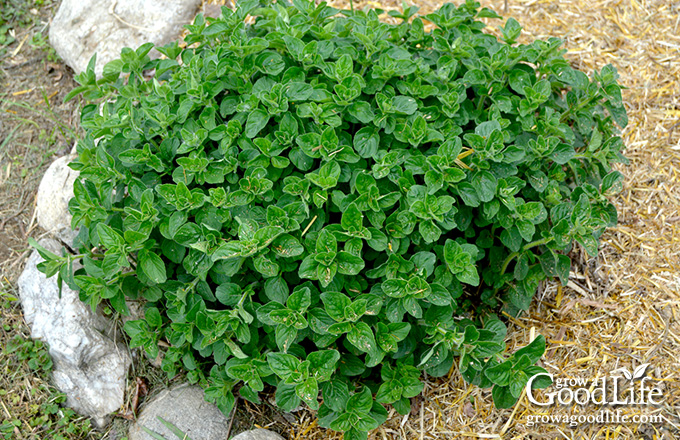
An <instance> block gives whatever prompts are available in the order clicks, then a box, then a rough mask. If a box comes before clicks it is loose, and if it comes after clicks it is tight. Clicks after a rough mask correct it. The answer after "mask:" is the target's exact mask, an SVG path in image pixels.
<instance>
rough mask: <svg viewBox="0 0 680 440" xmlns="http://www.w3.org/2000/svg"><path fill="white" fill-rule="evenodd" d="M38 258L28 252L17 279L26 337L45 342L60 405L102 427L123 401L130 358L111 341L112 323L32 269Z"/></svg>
mask: <svg viewBox="0 0 680 440" xmlns="http://www.w3.org/2000/svg"><path fill="white" fill-rule="evenodd" d="M40 244H41V245H42V246H44V247H45V248H47V249H48V250H50V251H53V252H55V253H57V252H58V251H59V249H60V245H59V243H57V242H56V241H54V240H47V239H44V240H41V241H40ZM41 261H42V258H41V257H40V255H38V253H37V252H35V251H34V252H33V254H32V255H31V256H30V257H29V259H28V262H27V263H26V268H25V269H24V272H23V273H22V274H21V276H20V277H19V281H18V285H19V296H20V297H21V304H22V306H23V309H24V317H25V319H26V322H27V323H28V325H29V327H30V328H31V336H32V337H33V338H35V339H41V340H43V341H45V342H46V343H47V344H48V345H49V353H50V356H51V357H52V360H53V361H54V371H53V380H54V385H55V386H56V387H57V388H58V389H59V390H61V391H62V392H64V393H66V396H67V400H66V405H67V406H69V407H71V408H73V409H74V410H75V411H77V412H78V413H80V414H84V415H87V416H90V417H92V421H93V424H94V425H95V426H98V427H103V426H104V425H105V424H106V423H107V421H108V419H109V414H110V413H112V412H115V411H117V410H118V409H119V408H120V407H121V406H122V405H123V402H124V400H123V397H124V392H125V384H126V376H127V371H128V368H129V367H130V358H129V356H128V354H127V351H126V349H125V346H124V345H122V344H118V343H116V342H114V337H115V328H114V326H113V324H112V323H111V322H110V321H109V320H107V319H106V318H105V317H104V316H102V315H100V314H98V313H93V312H92V309H91V308H90V307H89V306H88V305H86V304H85V303H83V302H81V301H80V299H79V298H78V292H75V291H73V290H71V289H69V288H68V286H66V284H64V285H63V288H62V291H61V298H60V297H59V288H58V286H57V278H56V276H55V277H52V278H45V275H44V274H43V273H42V272H39V271H38V269H37V267H36V266H37V264H38V263H40V262H41Z"/></svg>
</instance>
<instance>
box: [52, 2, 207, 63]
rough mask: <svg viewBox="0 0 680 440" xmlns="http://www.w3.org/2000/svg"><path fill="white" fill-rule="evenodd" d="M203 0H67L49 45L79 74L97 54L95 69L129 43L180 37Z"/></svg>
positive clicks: (54, 23)
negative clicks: (183, 27) (183, 28)
mask: <svg viewBox="0 0 680 440" xmlns="http://www.w3.org/2000/svg"><path fill="white" fill-rule="evenodd" d="M200 4H201V0H164V1H160V0H63V1H62V2H61V5H60V6H59V10H58V11H57V14H56V15H55V16H54V19H53V20H52V25H51V27H50V33H49V37H50V44H51V45H52V47H54V49H55V50H56V51H57V53H58V54H59V56H60V57H62V58H63V59H64V61H66V64H68V65H69V66H71V67H72V68H73V70H75V71H76V73H80V72H82V71H84V70H85V69H86V68H87V63H88V62H89V61H90V58H91V57H92V55H94V53H95V52H96V53H97V66H96V69H95V72H96V73H97V76H101V73H102V69H103V67H104V65H105V64H106V63H108V62H109V61H111V60H114V59H116V58H120V51H121V49H122V48H124V47H130V48H132V49H136V48H137V47H139V46H141V45H142V44H144V43H147V42H151V43H154V44H156V45H164V44H166V43H168V42H170V41H172V40H175V39H177V38H179V35H180V32H181V31H182V26H183V25H185V24H187V23H190V22H191V21H192V20H193V18H194V17H195V15H196V12H197V10H198V8H199V6H200Z"/></svg>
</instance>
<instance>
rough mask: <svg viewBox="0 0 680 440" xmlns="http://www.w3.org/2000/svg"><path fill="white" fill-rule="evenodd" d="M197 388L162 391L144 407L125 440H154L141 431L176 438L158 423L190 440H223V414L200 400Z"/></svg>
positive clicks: (224, 431) (199, 389) (226, 428)
mask: <svg viewBox="0 0 680 440" xmlns="http://www.w3.org/2000/svg"><path fill="white" fill-rule="evenodd" d="M204 396H205V394H204V393H203V390H202V389H201V388H200V387H197V386H191V385H188V384H183V385H180V386H178V387H175V388H173V389H171V390H164V391H162V392H161V393H160V394H159V395H158V396H156V397H155V398H154V399H153V400H152V401H150V402H149V403H147V404H146V405H144V407H143V408H142V411H141V413H140V414H139V417H138V418H137V421H136V422H135V424H134V425H132V426H131V427H130V430H129V432H128V438H129V440H154V439H153V437H151V436H150V435H149V434H148V433H146V432H145V431H144V430H143V429H142V427H145V428H147V429H150V430H151V431H155V432H156V433H158V434H160V435H162V436H164V437H165V438H166V439H168V440H175V439H177V437H176V436H175V435H174V434H172V431H170V430H169V429H168V428H167V427H166V426H165V425H163V423H161V421H160V420H158V416H160V417H162V418H163V420H165V421H167V422H170V423H172V424H173V425H175V426H176V427H177V428H179V429H180V430H181V431H182V432H183V433H185V434H186V435H187V436H188V437H189V438H191V440H225V439H226V438H227V433H228V421H229V419H228V418H227V417H225V415H224V414H222V412H221V411H220V410H219V409H218V408H217V407H216V406H215V405H213V404H212V403H208V402H206V401H205V398H204Z"/></svg>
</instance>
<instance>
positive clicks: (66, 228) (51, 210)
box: [35, 155, 78, 244]
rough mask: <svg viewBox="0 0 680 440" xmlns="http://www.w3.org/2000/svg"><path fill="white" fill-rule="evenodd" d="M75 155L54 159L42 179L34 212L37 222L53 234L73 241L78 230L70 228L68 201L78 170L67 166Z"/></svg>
mask: <svg viewBox="0 0 680 440" xmlns="http://www.w3.org/2000/svg"><path fill="white" fill-rule="evenodd" d="M74 157H75V156H71V155H69V156H63V157H60V158H59V159H57V160H55V161H54V162H52V164H51V165H50V166H49V168H47V171H46V172H45V175H44V176H43V178H42V180H41V181H40V186H39V187H38V194H37V196H36V207H35V214H36V219H37V220H38V225H40V227H41V228H43V229H44V230H46V231H47V232H48V233H49V234H50V235H52V236H53V237H57V238H59V239H61V240H63V241H64V242H65V243H68V244H71V243H73V239H74V238H75V236H76V234H77V233H76V232H74V231H73V230H72V229H71V218H72V217H71V214H69V212H68V202H69V200H71V198H72V197H73V183H74V182H75V180H76V178H78V172H77V171H74V170H72V169H71V168H69V167H68V163H69V162H70V161H72V160H73V158H74Z"/></svg>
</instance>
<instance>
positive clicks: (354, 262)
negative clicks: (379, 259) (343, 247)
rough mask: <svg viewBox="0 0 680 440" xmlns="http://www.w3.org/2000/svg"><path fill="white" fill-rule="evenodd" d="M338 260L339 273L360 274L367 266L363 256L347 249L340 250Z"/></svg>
mask: <svg viewBox="0 0 680 440" xmlns="http://www.w3.org/2000/svg"><path fill="white" fill-rule="evenodd" d="M336 261H337V262H338V273H341V274H343V275H358V274H359V272H361V271H362V270H363V268H364V266H365V263H364V260H362V259H361V257H357V256H356V255H352V254H350V253H349V252H345V251H340V252H338V256H337V257H336Z"/></svg>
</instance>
